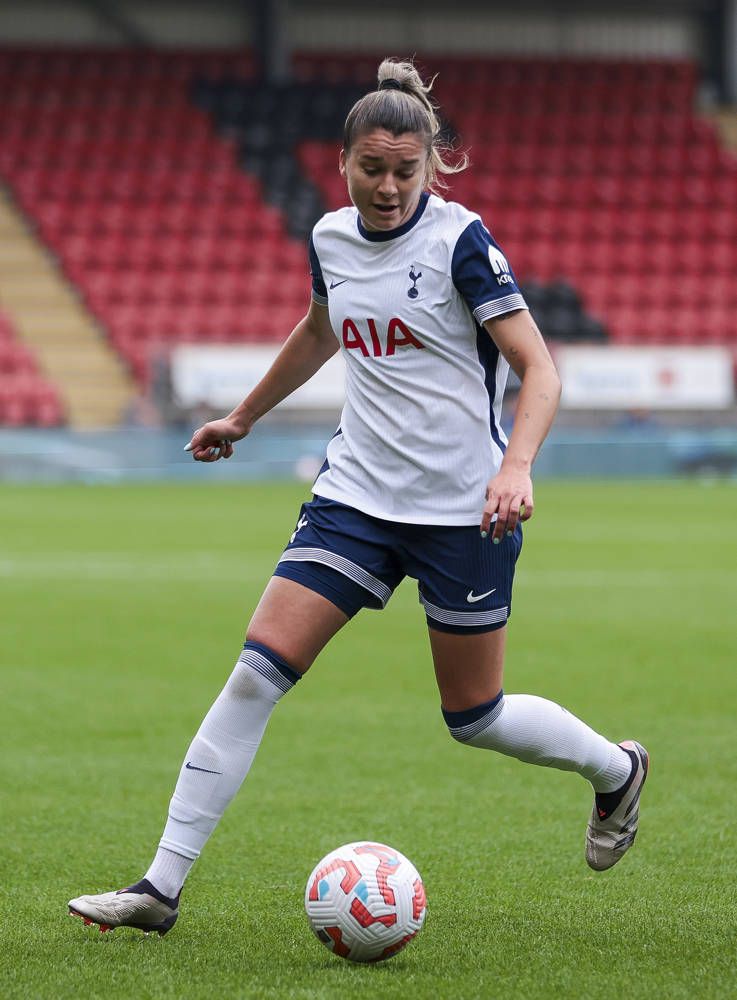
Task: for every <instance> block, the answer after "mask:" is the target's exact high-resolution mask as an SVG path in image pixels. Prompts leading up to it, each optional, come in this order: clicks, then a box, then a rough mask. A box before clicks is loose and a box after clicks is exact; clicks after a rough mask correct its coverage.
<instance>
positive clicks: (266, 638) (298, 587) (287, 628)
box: [246, 576, 348, 673]
mask: <svg viewBox="0 0 737 1000" xmlns="http://www.w3.org/2000/svg"><path fill="white" fill-rule="evenodd" d="M347 621H348V615H346V614H345V613H344V612H343V611H341V610H340V608H338V607H336V605H335V604H333V603H332V601H329V600H328V599H327V598H326V597H323V596H322V594H318V593H316V591H314V590H310V589H309V588H308V587H303V586H302V584H300V583H296V582H295V581H294V580H286V579H284V578H283V577H279V576H272V578H271V579H270V580H269V583H268V585H267V587H266V590H265V591H264V592H263V595H262V597H261V600H260V601H259V603H258V605H257V607H256V610H255V611H254V613H253V616H252V618H251V621H250V623H249V625H248V629H247V631H246V639H250V640H251V641H252V642H260V643H262V645H264V646H268V647H269V649H273V650H274V652H275V653H277V654H278V655H279V656H281V657H282V658H283V659H284V660H286V662H287V663H288V664H289V665H290V667H293V668H294V669H295V670H297V671H299V673H304V672H305V671H306V670H308V669H309V667H310V666H311V665H312V663H313V661H314V660H315V658H316V656H317V655H318V653H319V652H320V650H321V649H322V648H323V647H324V646H325V645H326V643H328V642H329V641H330V640H331V639H332V637H333V636H334V635H335V633H336V632H338V631H340V629H341V628H343V626H344V625H345V623H346V622H347Z"/></svg>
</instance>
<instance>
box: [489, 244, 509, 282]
mask: <svg viewBox="0 0 737 1000" xmlns="http://www.w3.org/2000/svg"><path fill="white" fill-rule="evenodd" d="M489 263H490V264H491V269H492V271H493V272H494V276H495V278H496V283H497V284H498V285H511V284H512V275H511V273H510V270H509V264H508V262H507V258H506V257H505V256H504V254H503V253H502V252H501V250H497V248H496V247H494V246H490V247H489Z"/></svg>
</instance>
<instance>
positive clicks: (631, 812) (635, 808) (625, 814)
mask: <svg viewBox="0 0 737 1000" xmlns="http://www.w3.org/2000/svg"><path fill="white" fill-rule="evenodd" d="M619 745H620V746H621V747H622V749H623V750H628V751H630V754H631V755H633V756H634V758H635V761H634V767H633V768H632V773H631V775H630V776H629V778H628V779H627V781H626V782H625V785H624V792H623V793H622V797H621V799H620V800H619V802H618V803H617V805H616V806H615V807H614V808H613V809H612V810H611V811H610V812H607V811H606V810H605V809H602V808H600V805H599V801H594V808H593V810H592V812H591V818H590V820H589V825H588V827H587V829H586V861H587V862H588V865H589V868H593V869H594V870H595V871H598V872H603V871H606V869H607V868H611V867H612V865H616V863H617V862H618V861H619V860H620V858H621V857H622V856H623V855H624V854H625V853H626V851H628V850H629V848H630V847H632V845H633V844H634V842H635V837H636V836H637V821H638V818H639V814H640V792H641V791H642V786H643V785H644V784H645V779H646V778H647V772H648V767H649V758H648V754H647V750H646V749H645V748H644V747H643V746H640V744H639V743H636V742H635V741H634V740H625V742H624V743H620V744H619Z"/></svg>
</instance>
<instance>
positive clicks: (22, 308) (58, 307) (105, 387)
mask: <svg viewBox="0 0 737 1000" xmlns="http://www.w3.org/2000/svg"><path fill="white" fill-rule="evenodd" d="M0 303H2V305H3V307H4V308H5V309H6V311H7V312H9V313H10V314H11V315H12V317H13V320H14V323H15V327H16V329H17V331H18V333H19V335H20V336H21V337H22V339H23V341H24V342H25V343H26V344H27V345H28V346H29V347H30V348H31V349H32V350H33V351H34V353H35V355H36V357H37V359H38V362H39V364H40V365H41V367H42V369H43V370H44V372H45V373H46V375H47V376H48V377H49V378H50V379H51V380H52V381H53V382H54V383H55V384H56V386H57V388H58V389H59V392H60V393H61V395H62V397H63V400H64V406H65V410H66V413H67V416H68V420H69V424H70V426H71V427H74V428H80V429H81V428H94V427H100V428H102V427H112V426H114V425H116V424H117V423H119V421H120V419H121V416H122V414H123V412H124V410H125V408H126V406H127V405H128V403H129V402H130V400H131V399H132V397H133V395H134V393H135V385H134V383H133V380H132V379H131V377H130V375H129V374H128V372H127V371H126V369H125V367H124V365H123V363H122V361H121V359H120V358H119V357H118V355H117V354H116V353H115V351H114V350H113V348H112V347H111V346H110V345H109V344H108V343H107V342H106V341H105V340H104V339H103V337H102V336H101V334H100V332H99V331H98V329H97V327H96V325H95V322H94V320H93V318H92V317H91V316H90V314H89V312H88V311H87V309H86V307H85V306H84V304H83V303H82V302H80V300H79V298H78V297H77V295H76V293H75V292H74V290H73V288H72V286H71V285H70V284H69V283H68V281H67V279H66V278H65V277H64V275H63V274H62V273H61V272H60V270H59V268H58V267H57V266H56V264H55V262H54V260H53V258H52V257H51V256H50V255H49V254H48V252H47V250H46V249H45V247H44V246H43V244H42V243H41V242H40V241H39V240H37V239H36V237H35V236H34V234H33V233H32V231H31V230H30V229H29V228H28V226H27V225H26V222H25V218H24V217H23V215H22V213H21V212H20V210H19V209H18V208H17V206H16V205H15V204H14V202H13V201H12V199H11V198H10V196H9V195H8V194H7V192H6V191H4V190H3V189H2V188H0Z"/></svg>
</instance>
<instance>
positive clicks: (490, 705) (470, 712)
mask: <svg viewBox="0 0 737 1000" xmlns="http://www.w3.org/2000/svg"><path fill="white" fill-rule="evenodd" d="M503 706H504V692H503V691H500V692H499V694H498V695H497V696H496V697H495V698H492V699H491V701H485V702H484V703H483V704H481V705H474V707H473V708H467V709H464V710H463V711H461V712H449V711H447V710H446V709H444V708H443V709H441V711H442V713H443V718H444V719H445V724H446V726H447V727H448V732H449V733H450V735H451V736H452V737H453V739H454V740H457V741H458V742H459V743H466V744H467V745H469V746H474V744H475V739H476V737H477V736H478V735H479V734H480V733H484V732H486V731H487V730H488V729H489V728H490V727H491V726H492V725H493V724H494V720H495V719H497V718H498V716H499V715H500V713H501V711H502V708H503Z"/></svg>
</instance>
